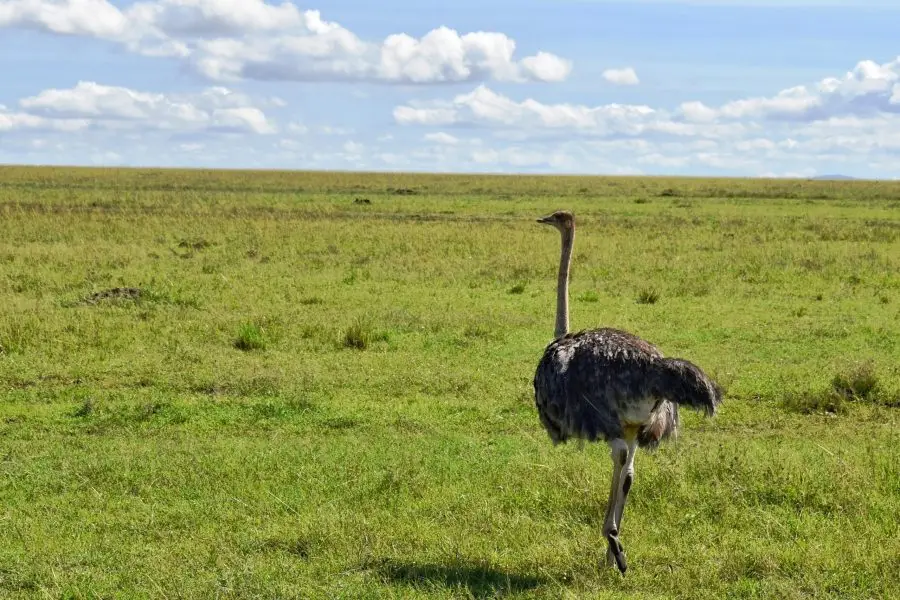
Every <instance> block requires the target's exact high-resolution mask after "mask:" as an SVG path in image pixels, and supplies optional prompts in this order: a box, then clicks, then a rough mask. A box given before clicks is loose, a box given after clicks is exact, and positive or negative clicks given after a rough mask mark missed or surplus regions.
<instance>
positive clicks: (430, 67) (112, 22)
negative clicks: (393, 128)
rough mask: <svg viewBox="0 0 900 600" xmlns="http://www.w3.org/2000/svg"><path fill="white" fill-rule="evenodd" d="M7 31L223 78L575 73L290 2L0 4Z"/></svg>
mask: <svg viewBox="0 0 900 600" xmlns="http://www.w3.org/2000/svg"><path fill="white" fill-rule="evenodd" d="M4 26H5V27H30V28H33V29H39V30H43V31H47V32H51V33H57V34H65V35H74V36H88V37H94V38H100V39H104V40H108V41H111V42H115V43H119V44H122V45H124V46H125V47H126V48H127V49H129V50H130V51H132V52H137V53H140V54H145V55H150V56H169V57H175V58H179V59H181V60H184V61H187V62H188V63H189V64H190V65H192V66H193V67H194V68H195V69H196V70H197V71H199V72H200V73H202V74H203V75H205V76H206V77H208V78H210V79H214V80H221V81H231V80H238V79H263V80H295V81H311V80H330V81H372V82H388V83H407V84H425V83H440V82H464V81H478V80H495V81H509V82H525V81H539V82H557V81H562V80H564V79H565V78H566V77H567V76H568V75H569V73H570V71H571V68H572V65H571V62H570V61H568V60H565V59H563V58H560V57H558V56H555V55H553V54H550V53H548V52H544V51H541V52H538V53H537V54H535V55H534V56H526V57H524V58H522V59H517V58H516V56H515V50H516V43H515V41H514V40H512V39H511V38H510V37H508V36H507V35H505V34H503V33H498V32H484V31H478V32H471V33H464V34H460V33H458V32H457V31H455V30H453V29H450V28H448V27H438V28H437V29H434V30H432V31H429V32H428V33H426V34H425V35H423V36H422V37H420V38H416V37H413V36H411V35H408V34H406V33H398V34H393V35H390V36H388V37H387V38H386V39H384V40H383V41H381V42H370V41H364V40H362V39H360V38H359V37H358V36H357V35H356V34H354V33H353V32H351V31H350V30H348V29H346V28H344V27H343V26H341V25H340V24H338V23H334V22H330V21H326V20H324V19H323V18H322V16H321V13H320V12H319V11H317V10H305V11H301V10H300V9H299V8H298V7H297V6H296V5H295V4H294V3H292V2H282V3H281V4H277V5H276V4H270V3H269V2H266V1H264V0H241V1H240V2H237V1H235V0H149V1H139V2H136V3H134V4H132V5H130V6H129V7H127V8H124V9H119V8H117V7H116V6H115V5H113V4H112V3H110V2H109V1H108V0H3V1H0V27H4Z"/></svg>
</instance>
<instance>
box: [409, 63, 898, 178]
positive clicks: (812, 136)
mask: <svg viewBox="0 0 900 600" xmlns="http://www.w3.org/2000/svg"><path fill="white" fill-rule="evenodd" d="M898 99H900V58H898V59H897V60H894V61H892V62H887V63H884V64H878V63H875V62H873V61H862V62H860V63H859V64H858V65H857V66H856V67H855V68H854V69H853V70H851V71H850V72H848V73H847V74H845V75H844V76H842V77H834V78H827V79H824V80H822V81H821V82H819V83H818V84H815V85H811V86H802V85H801V86H795V87H792V88H788V89H786V90H784V91H782V92H779V93H777V94H775V95H773V96H767V97H765V96H764V97H757V98H743V99H736V100H734V101H731V102H727V103H724V104H722V105H720V106H707V105H705V104H703V103H702V102H699V101H692V102H685V103H683V104H681V105H680V106H678V107H675V108H674V109H671V108H666V107H651V106H646V105H629V104H601V105H597V106H587V105H582V104H567V103H554V104H550V103H543V102H540V101H538V100H536V99H533V98H526V99H521V100H517V99H512V98H510V97H508V96H505V95H502V94H499V93H497V92H495V91H493V90H491V89H490V88H488V87H486V86H485V85H480V86H478V87H476V88H475V89H474V90H472V91H471V92H468V93H464V94H459V95H457V96H455V97H454V98H452V99H450V100H438V101H428V102H422V101H411V102H408V103H406V104H404V105H401V106H398V107H396V108H395V110H394V120H395V122H396V123H398V124H400V125H404V126H409V127H426V128H427V127H441V128H445V127H453V130H452V131H453V133H454V136H455V137H457V138H459V137H460V136H459V135H457V132H464V131H466V130H467V129H468V130H470V129H472V128H477V129H479V130H487V131H489V132H490V133H491V135H492V137H493V139H494V140H495V141H497V142H502V143H503V144H505V145H506V147H515V148H517V149H518V152H519V154H518V156H519V159H518V162H517V161H516V160H512V159H510V160H506V161H505V162H503V161H500V158H499V157H500V156H501V155H502V150H503V149H502V148H496V147H492V146H493V145H489V146H486V147H484V148H481V149H479V153H478V154H477V155H473V156H474V158H473V160H475V159H477V160H476V162H484V163H487V162H490V161H494V162H497V161H499V162H500V163H501V164H507V165H509V166H511V167H517V166H519V164H520V163H522V164H525V163H527V162H528V161H527V160H525V159H524V158H522V157H530V156H534V153H535V152H546V153H547V154H548V155H549V154H550V153H552V152H553V151H554V150H553V149H554V148H559V147H560V146H566V145H573V146H572V147H570V148H569V150H567V153H568V155H573V153H574V155H575V156H577V157H579V158H577V159H574V160H575V161H576V164H579V165H582V166H585V165H592V164H593V163H592V160H593V159H605V160H607V163H606V164H607V165H609V164H615V162H616V161H619V163H620V164H621V165H622V166H634V165H640V166H642V167H646V168H649V169H652V170H654V171H657V172H673V171H675V172H698V171H700V172H721V173H730V174H748V175H756V174H759V173H808V172H809V169H811V168H813V167H812V166H811V165H827V166H825V167H822V168H821V169H819V170H820V171H822V172H845V171H851V174H852V172H853V171H861V172H866V171H867V170H872V169H875V168H878V169H881V168H883V166H884V165H887V164H897V161H898V159H897V158H896V157H898V156H900V103H898ZM441 133H443V132H441ZM437 135H438V134H437V133H432V134H426V139H428V140H432V139H433V137H429V136H437ZM463 142H464V140H460V143H461V144H462V143H463ZM463 145H464V144H463ZM576 146H577V148H579V149H573V148H575V147H576ZM581 152H583V154H579V153H581ZM873 165H879V166H878V167H876V166H873ZM554 168H555V167H554ZM817 168H818V167H817ZM588 170H589V171H590V172H594V169H593V167H591V168H589V169H588ZM605 171H606V172H609V171H608V169H606V170H605Z"/></svg>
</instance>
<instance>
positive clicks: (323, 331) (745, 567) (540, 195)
mask: <svg viewBox="0 0 900 600" xmlns="http://www.w3.org/2000/svg"><path fill="white" fill-rule="evenodd" d="M357 198H366V199H369V200H370V202H369V203H361V202H355V200H356V199H357ZM561 208H566V209H571V210H573V211H574V212H575V214H576V218H577V220H578V228H579V229H578V235H577V237H576V246H575V251H574V262H573V265H572V281H571V288H570V295H571V298H572V314H571V328H572V329H581V328H586V327H593V326H598V325H609V326H614V327H622V328H625V329H628V330H630V331H633V332H635V333H637V334H639V335H642V336H644V337H646V338H648V339H650V340H652V341H653V342H654V343H656V344H657V345H658V346H659V347H660V349H661V350H662V351H663V352H664V353H665V354H667V355H669V356H681V357H684V358H687V359H689V360H692V361H694V362H696V363H698V364H700V365H702V366H703V367H704V369H706V370H707V371H708V372H710V373H712V374H714V375H715V376H716V377H717V379H718V380H719V381H721V382H722V383H723V384H724V386H725V387H726V388H727V390H728V391H727V396H726V402H725V404H724V405H723V407H722V410H721V413H720V414H719V415H718V416H717V417H715V418H714V419H711V420H706V419H703V418H701V417H698V416H696V415H694V414H693V413H690V412H689V411H682V427H683V431H682V433H681V435H680V437H679V440H678V441H677V442H676V443H672V444H667V445H665V446H664V447H662V448H660V449H659V450H658V451H657V452H655V453H653V454H649V453H641V454H640V455H639V456H638V458H637V461H636V469H637V471H636V479H635V484H634V487H633V488H632V492H631V495H630V498H629V503H628V507H627V508H626V518H625V521H624V525H623V528H622V534H621V539H622V541H623V543H624V545H625V548H626V550H627V552H628V556H629V563H630V564H629V571H628V575H627V577H625V578H624V579H623V578H621V577H619V576H618V575H617V574H616V572H615V571H613V570H611V569H607V568H605V567H600V566H598V565H599V564H600V563H601V562H602V560H603V558H604V555H605V551H606V550H605V544H604V542H603V541H602V540H601V538H600V527H601V525H602V515H603V510H604V508H605V502H606V495H607V492H608V485H609V474H610V461H609V458H608V451H607V450H606V449H605V448H603V447H599V446H593V445H588V446H586V447H585V448H584V449H583V450H581V451H579V450H578V449H577V448H576V447H574V446H563V447H557V448H554V447H553V446H552V445H551V444H550V442H549V440H548V438H547V436H546V434H545V433H544V432H543V431H542V430H541V428H540V424H539V422H538V419H537V415H536V414H535V410H534V406H533V397H532V391H531V379H532V377H533V374H534V367H535V364H536V362H537V360H538V358H539V356H540V353H541V351H542V350H543V347H544V345H545V344H546V343H547V342H548V341H549V338H550V337H551V336H552V330H553V309H554V306H555V284H556V269H557V264H558V252H559V239H558V236H557V234H556V233H555V232H553V231H552V230H550V229H548V228H544V227H540V226H538V225H536V224H535V223H534V219H535V218H536V216H540V215H544V214H547V213H549V212H552V211H553V210H556V209H561ZM898 208H900V184H896V183H887V182H820V181H810V182H806V181H786V180H785V181H780V180H757V181H750V180H703V179H654V178H625V177H623V178H599V177H598V178H577V177H501V176H496V177H493V176H483V177H482V176H479V177H474V176H465V177H462V176H460V177H453V176H442V175H398V174H366V175H363V174H348V173H280V172H274V171H266V172H239V171H230V172H229V171H181V170H124V169H123V170H120V169H65V168H59V169H41V168H15V167H5V168H0V303H2V306H3V307H4V310H3V311H0V597H2V598H44V597H52V598H94V597H160V598H161V597H190V598H210V597H219V598H257V597H260V598H262V597H264V598H276V597H277V598H334V597H348V598H351V597H352V598H426V597H427V598H458V597H463V598H495V597H505V598H575V597H579V598H581V597H590V598H622V597H635V598H660V597H665V598H723V597H734V598H763V597H778V598H887V597H891V596H892V595H895V594H896V573H897V572H898V571H900V558H898V557H900V525H898V520H897V514H898V512H900V433H898V428H897V414H898V408H897V399H898V398H900V369H898V367H897V365H898V364H900V360H898V359H900V345H898V342H897V340H898V339H900V335H898V334H900V318H898V317H900V304H898V303H897V302H896V301H895V300H896V297H897V294H898V291H900V277H898V275H897V273H898V268H900V220H898V218H897V214H898V212H897V209H898ZM110 290H119V291H117V292H115V293H113V292H111V291H110ZM122 290H139V291H140V293H132V292H123V291H122ZM104 292H106V293H104ZM645 293H646V297H647V299H649V298H650V297H651V296H652V297H654V301H655V304H653V303H652V302H649V303H645V304H642V303H640V302H639V301H638V302H636V299H639V298H638V296H637V295H638V294H639V295H640V296H644V294H645ZM885 299H887V301H885ZM651 304H652V306H651ZM236 346H238V347H240V349H238V348H236Z"/></svg>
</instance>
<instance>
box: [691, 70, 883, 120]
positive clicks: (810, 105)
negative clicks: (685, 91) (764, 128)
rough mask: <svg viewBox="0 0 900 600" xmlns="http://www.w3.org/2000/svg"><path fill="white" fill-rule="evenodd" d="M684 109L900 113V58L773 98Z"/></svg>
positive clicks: (728, 113) (762, 115) (708, 114)
mask: <svg viewBox="0 0 900 600" xmlns="http://www.w3.org/2000/svg"><path fill="white" fill-rule="evenodd" d="M682 109H683V110H684V111H685V114H687V113H688V112H690V113H692V114H694V115H695V116H696V115H702V116H703V118H706V119H715V118H719V119H732V120H739V119H760V120H773V121H774V120H782V121H805V122H812V121H822V120H827V119H829V118H831V117H837V116H844V115H857V116H863V117H865V116H872V115H876V114H879V113H886V112H887V113H900V57H898V58H896V59H895V60H893V61H890V62H887V63H884V64H878V63H876V62H874V61H871V60H864V61H861V62H859V63H858V64H857V65H856V67H855V68H854V69H853V70H852V71H849V72H848V73H846V74H845V75H844V76H843V77H840V78H838V77H829V78H826V79H823V80H822V81H820V82H819V83H818V84H817V85H815V86H805V85H799V86H795V87H792V88H788V89H786V90H782V91H780V92H778V93H777V94H776V95H774V96H771V97H758V98H747V99H742V100H736V101H733V102H728V103H727V104H724V105H722V106H721V107H719V108H718V109H713V108H710V107H707V106H705V105H703V104H702V103H699V102H693V103H689V104H688V105H682Z"/></svg>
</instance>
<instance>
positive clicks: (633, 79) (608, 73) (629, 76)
mask: <svg viewBox="0 0 900 600" xmlns="http://www.w3.org/2000/svg"><path fill="white" fill-rule="evenodd" d="M603 79H605V80H606V81H608V82H609V83H612V84H615V85H637V84H639V83H640V82H641V80H640V79H638V76H637V73H635V71H634V69H632V68H631V67H625V68H624V69H607V70H605V71H603Z"/></svg>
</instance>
